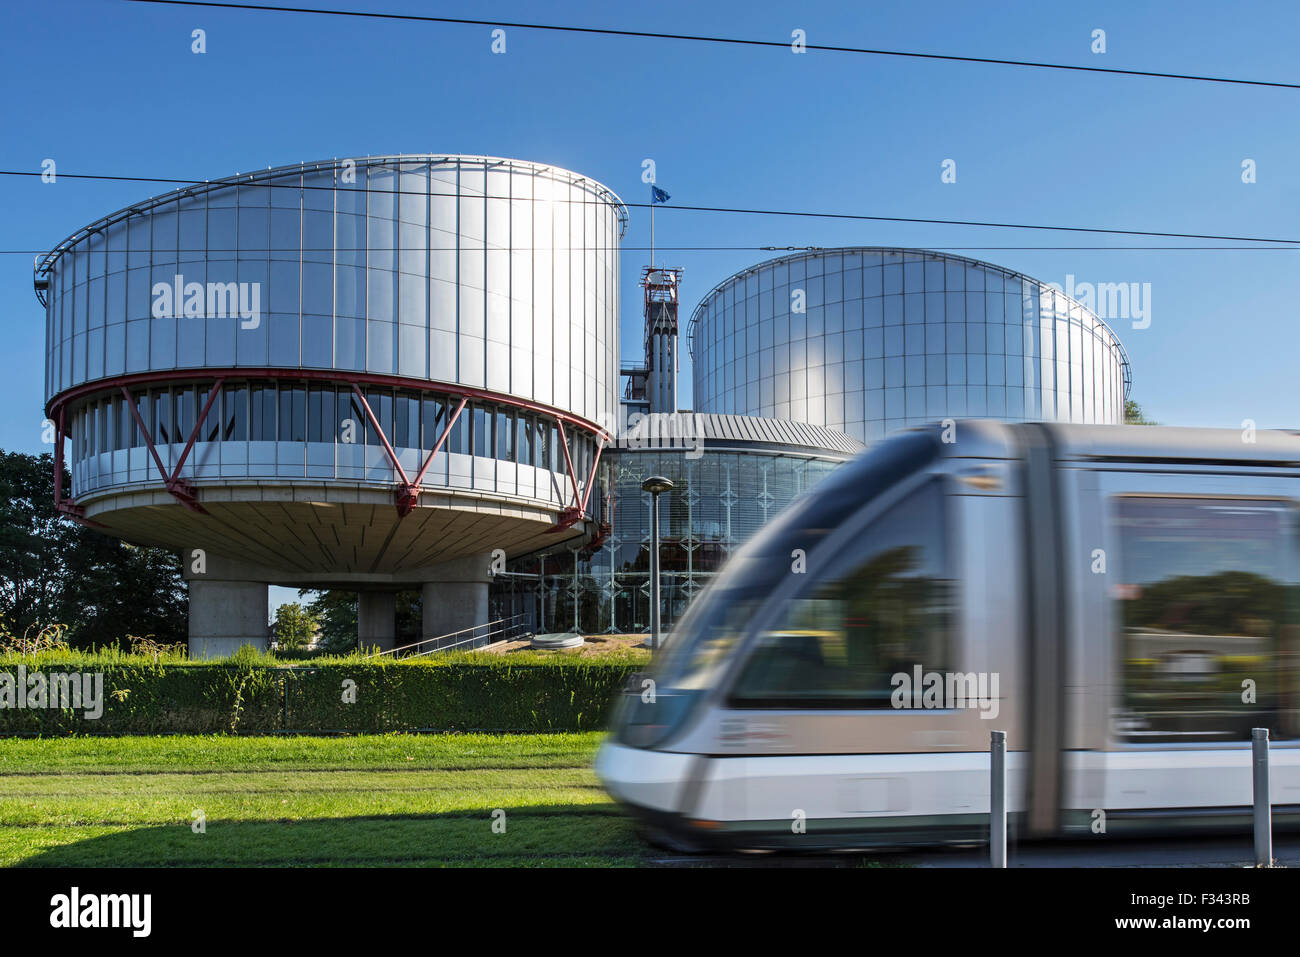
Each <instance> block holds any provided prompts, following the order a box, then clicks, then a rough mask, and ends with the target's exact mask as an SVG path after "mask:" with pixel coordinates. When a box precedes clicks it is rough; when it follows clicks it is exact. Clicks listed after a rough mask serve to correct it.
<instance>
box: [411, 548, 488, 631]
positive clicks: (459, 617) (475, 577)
mask: <svg viewBox="0 0 1300 957" xmlns="http://www.w3.org/2000/svg"><path fill="white" fill-rule="evenodd" d="M491 561H492V556H491V554H490V553H486V552H485V553H484V554H482V555H473V556H471V557H469V558H466V559H463V560H461V561H455V562H448V563H446V564H445V565H438V566H436V567H435V568H432V569H430V570H429V576H428V579H427V580H426V581H425V583H424V585H423V586H422V588H421V590H420V596H421V605H422V607H423V623H422V627H421V637H422V638H438V637H441V636H442V635H446V634H450V633H451V632H453V631H460V630H461V629H463V628H472V627H473V626H474V625H483V624H486V623H487V621H488V582H490V581H491V580H492V576H491V574H490V573H489V568H490V563H491ZM465 637H469V636H468V635H466V636H465ZM465 647H467V648H468V647H470V646H469V645H466V646H465Z"/></svg>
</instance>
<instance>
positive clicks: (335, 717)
mask: <svg viewBox="0 0 1300 957" xmlns="http://www.w3.org/2000/svg"><path fill="white" fill-rule="evenodd" d="M18 663H19V662H17V661H15V660H14V659H10V660H9V661H4V660H0V673H8V674H11V675H13V676H14V677H15V679H16V678H17V665H18ZM24 664H25V667H26V669H27V674H28V675H29V676H30V675H33V674H35V673H37V672H41V673H45V674H46V675H49V674H63V673H74V674H77V673H91V674H94V673H102V674H103V676H104V677H103V715H102V716H101V717H100V718H99V719H98V720H95V719H88V718H86V717H85V715H84V710H77V711H72V710H56V709H52V708H30V707H29V708H22V709H19V708H13V707H0V735H15V734H22V735H28V734H43V735H55V734H132V733H155V734H156V733H171V732H183V733H187V734H206V733H213V732H229V733H246V734H265V733H268V732H276V731H289V732H386V731H418V730H438V731H590V730H593V729H599V728H603V727H605V726H606V725H607V724H608V722H609V717H610V709H611V706H612V704H613V701H614V698H615V696H616V695H617V694H618V692H619V691H620V690H621V689H622V688H623V687H624V686H625V684H626V682H627V680H628V677H629V675H630V674H631V673H632V672H633V671H635V670H636V666H635V665H633V664H630V663H627V662H620V663H617V664H613V663H606V664H598V663H590V662H556V663H546V664H533V663H530V664H514V663H506V662H502V663H499V664H498V663H491V664H488V663H465V662H451V663H438V662H430V661H419V662H378V661H362V660H353V661H348V660H341V661H327V662H323V663H321V664H312V665H299V666H278V667H277V666H275V665H267V664H262V663H253V664H250V663H245V662H239V661H225V662H218V663H210V662H194V663H189V662H164V663H160V664H154V663H152V662H149V663H137V662H129V661H121V662H111V661H109V662H96V663H90V662H84V661H83V662H73V661H69V662H67V663H65V664H60V663H58V662H57V661H51V660H50V659H49V658H46V657H43V658H42V660H41V661H40V662H39V663H30V664H27V663H24ZM47 681H48V678H47ZM349 681H350V682H355V686H351V685H348V684H346V682H349ZM348 690H353V691H354V692H355V703H349V702H346V701H345V700H344V698H345V692H346V691H348Z"/></svg>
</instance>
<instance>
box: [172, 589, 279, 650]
mask: <svg viewBox="0 0 1300 957" xmlns="http://www.w3.org/2000/svg"><path fill="white" fill-rule="evenodd" d="M266 619H267V586H266V583H265V582H261V583H259V582H239V581H213V580H212V579H210V578H191V579H190V657H191V658H221V657H225V656H226V655H231V654H234V652H235V650H236V649H237V648H239V646H240V645H252V646H253V647H254V648H256V649H257V650H258V651H265V650H266V649H267V648H268V647H269V646H270V629H269V628H268V627H267V623H266Z"/></svg>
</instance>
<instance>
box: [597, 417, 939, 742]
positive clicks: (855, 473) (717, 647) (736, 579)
mask: <svg viewBox="0 0 1300 957" xmlns="http://www.w3.org/2000/svg"><path fill="white" fill-rule="evenodd" d="M938 453H939V443H938V438H937V434H936V433H932V432H928V431H927V432H922V431H916V432H904V433H901V434H900V435H898V436H895V437H893V438H891V439H887V440H886V441H884V442H882V443H881V444H880V445H879V446H878V447H877V448H876V449H874V450H873V451H872V452H870V453H868V454H867V455H865V456H863V457H862V458H860V459H857V460H855V461H854V462H851V463H848V464H846V465H844V466H842V467H841V468H840V469H838V470H836V472H834V473H833V474H831V475H830V476H828V477H827V478H826V479H825V480H824V481H822V482H821V483H819V484H818V485H817V486H816V487H815V488H814V489H812V490H811V491H809V492H808V493H806V494H805V495H804V496H803V497H801V498H800V499H798V500H797V501H795V502H794V503H792V504H791V505H790V506H789V507H788V508H787V509H786V510H785V511H784V512H782V513H781V514H780V515H778V516H777V517H776V518H775V519H774V520H773V521H772V522H770V523H769V524H768V525H767V526H766V527H765V528H763V529H762V530H761V531H760V532H759V533H758V535H756V536H755V537H754V538H752V539H751V540H750V541H749V542H748V543H746V544H745V545H744V547H742V548H741V549H740V550H739V551H738V552H737V553H736V554H735V555H734V556H732V558H731V559H730V560H729V561H728V562H727V563H726V565H725V566H723V568H722V570H721V572H720V573H719V575H718V577H717V578H716V579H715V580H714V582H713V583H712V584H711V585H710V586H709V587H708V588H706V589H705V590H704V592H703V593H702V594H701V595H700V597H699V598H697V599H696V600H695V602H694V603H693V604H692V605H691V606H690V608H689V609H687V612H686V615H685V616H683V618H682V619H681V620H680V621H679V622H678V623H677V626H676V627H675V628H674V629H673V631H672V634H671V635H669V637H668V640H667V642H666V644H665V646H664V648H663V650H662V651H661V652H659V653H658V654H657V655H656V661H655V666H654V670H653V672H652V674H651V678H652V679H653V681H654V685H653V686H652V688H653V692H652V693H648V692H650V690H651V689H650V687H647V686H645V685H644V679H642V681H640V682H638V683H637V684H636V685H634V686H632V687H629V689H628V692H629V693H628V694H625V695H624V696H623V701H622V704H621V706H620V712H619V717H618V718H616V719H615V724H616V726H617V727H619V728H620V737H621V739H622V740H623V741H624V742H625V743H627V744H631V745H634V746H637V747H653V746H654V745H655V744H657V743H658V742H660V741H663V740H665V739H666V738H667V737H668V736H669V735H670V734H671V733H673V731H674V730H676V729H677V728H679V727H681V726H682V724H683V722H684V721H685V719H686V717H687V715H688V714H689V713H690V711H691V709H692V706H693V705H694V704H695V703H696V702H698V701H699V700H701V699H702V698H703V697H704V695H705V694H706V693H707V692H708V691H709V690H710V689H712V688H714V687H716V686H717V685H718V683H719V682H720V680H721V679H722V676H723V674H724V673H725V672H726V671H727V669H728V668H729V667H730V666H731V664H732V663H733V662H734V660H735V656H734V651H735V650H736V648H737V647H738V646H739V644H740V642H741V641H742V639H744V637H745V636H746V634H747V633H748V632H749V630H750V625H751V622H752V620H753V616H754V614H755V612H756V611H757V610H758V609H759V607H760V606H761V605H763V604H764V603H765V602H766V601H767V600H768V599H769V598H770V597H771V596H772V594H773V593H774V592H775V591H777V590H778V589H779V588H780V586H781V585H783V584H784V583H785V582H787V581H788V580H789V576H790V575H791V574H793V573H795V569H796V567H797V566H798V564H799V557H798V555H799V554H802V556H804V557H805V558H806V560H807V562H808V563H809V567H812V566H813V563H814V559H815V558H816V556H817V555H818V551H817V549H818V547H819V546H820V544H821V542H822V541H823V540H824V539H825V538H826V536H827V535H829V534H830V533H831V532H833V531H834V530H835V529H836V528H837V527H838V526H839V525H840V523H842V522H844V521H846V520H848V519H849V518H850V517H851V516H852V515H853V514H854V513H855V512H856V511H858V509H860V508H861V507H862V506H863V505H865V504H866V503H867V502H869V501H870V500H871V499H872V498H874V497H875V496H877V495H879V494H880V493H881V492H882V491H883V490H885V489H886V488H889V487H891V486H892V485H894V484H896V483H897V482H898V481H900V480H901V479H903V478H905V477H906V476H908V475H911V474H914V473H915V472H916V471H918V470H920V469H921V468H923V467H924V466H925V465H927V464H928V463H929V462H931V461H932V460H933V459H934V458H935V457H936V456H937V455H938Z"/></svg>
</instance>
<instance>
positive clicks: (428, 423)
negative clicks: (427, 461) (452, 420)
mask: <svg viewBox="0 0 1300 957" xmlns="http://www.w3.org/2000/svg"><path fill="white" fill-rule="evenodd" d="M423 406H424V407H423V409H422V410H421V415H420V426H421V430H422V431H421V436H420V438H421V442H420V448H422V449H425V450H427V451H430V452H431V451H433V447H434V445H435V444H437V442H438V436H440V435H442V430H443V428H444V427H445V426H446V423H447V419H446V416H447V411H446V406H445V405H443V403H442V402H440V401H438V400H437V399H432V398H428V397H426V398H425V399H424V402H423ZM443 444H444V449H443V451H446V448H445V445H446V443H443Z"/></svg>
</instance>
